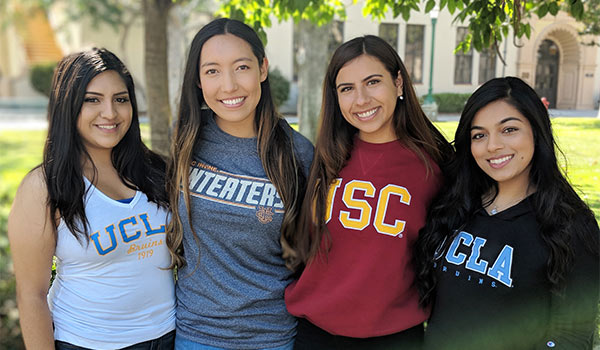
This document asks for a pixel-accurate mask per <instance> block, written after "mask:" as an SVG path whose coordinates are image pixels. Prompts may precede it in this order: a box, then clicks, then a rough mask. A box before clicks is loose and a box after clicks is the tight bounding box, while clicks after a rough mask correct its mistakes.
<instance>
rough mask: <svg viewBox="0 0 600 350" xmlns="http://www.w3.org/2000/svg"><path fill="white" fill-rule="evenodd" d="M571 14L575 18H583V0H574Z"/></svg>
mask: <svg viewBox="0 0 600 350" xmlns="http://www.w3.org/2000/svg"><path fill="white" fill-rule="evenodd" d="M571 15H573V17H575V19H581V17H583V2H581V0H574V1H573V3H571Z"/></svg>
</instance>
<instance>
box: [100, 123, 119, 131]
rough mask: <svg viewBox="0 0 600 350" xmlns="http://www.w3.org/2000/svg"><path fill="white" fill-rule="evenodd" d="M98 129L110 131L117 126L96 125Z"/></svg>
mask: <svg viewBox="0 0 600 350" xmlns="http://www.w3.org/2000/svg"><path fill="white" fill-rule="evenodd" d="M98 127H99V128H100V129H106V130H111V129H114V128H116V127H117V124H113V125H98Z"/></svg>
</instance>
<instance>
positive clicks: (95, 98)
mask: <svg viewBox="0 0 600 350" xmlns="http://www.w3.org/2000/svg"><path fill="white" fill-rule="evenodd" d="M83 102H87V103H94V102H99V100H98V98H97V97H86V98H84V99H83Z"/></svg>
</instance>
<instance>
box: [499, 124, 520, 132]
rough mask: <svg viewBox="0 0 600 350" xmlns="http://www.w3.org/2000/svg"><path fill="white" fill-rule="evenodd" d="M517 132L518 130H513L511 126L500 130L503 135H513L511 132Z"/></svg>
mask: <svg viewBox="0 0 600 350" xmlns="http://www.w3.org/2000/svg"><path fill="white" fill-rule="evenodd" d="M517 130H519V129H518V128H515V127H512V126H509V127H506V128H504V130H502V132H503V133H505V134H510V133H513V132H515V131H517Z"/></svg>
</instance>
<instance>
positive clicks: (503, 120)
mask: <svg viewBox="0 0 600 350" xmlns="http://www.w3.org/2000/svg"><path fill="white" fill-rule="evenodd" d="M511 120H516V121H518V122H521V123H522V122H523V121H522V120H521V119H519V118H517V117H506V118H504V119H502V120H501V121H500V122H499V123H498V124H496V125H502V124H504V123H506V122H509V121H511ZM483 129H484V128H483V127H482V126H477V125H474V126H472V127H471V129H470V130H483Z"/></svg>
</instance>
